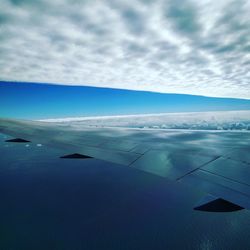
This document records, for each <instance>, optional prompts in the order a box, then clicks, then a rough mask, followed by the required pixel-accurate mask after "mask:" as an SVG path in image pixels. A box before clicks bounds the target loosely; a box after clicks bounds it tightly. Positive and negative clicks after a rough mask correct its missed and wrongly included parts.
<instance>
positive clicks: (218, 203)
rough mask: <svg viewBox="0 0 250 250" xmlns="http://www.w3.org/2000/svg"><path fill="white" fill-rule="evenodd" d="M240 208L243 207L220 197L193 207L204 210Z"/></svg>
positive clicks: (216, 210)
mask: <svg viewBox="0 0 250 250" xmlns="http://www.w3.org/2000/svg"><path fill="white" fill-rule="evenodd" d="M242 209H244V208H243V207H241V206H238V205H236V204H234V203H232V202H230V201H227V200H224V199H221V198H218V199H215V200H213V201H210V202H208V203H205V204H203V205H201V206H198V207H195V208H194V210H199V211H205V212H233V211H238V210H242Z"/></svg>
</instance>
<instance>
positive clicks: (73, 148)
mask: <svg viewBox="0 0 250 250" xmlns="http://www.w3.org/2000/svg"><path fill="white" fill-rule="evenodd" d="M0 132H1V133H4V134H8V135H11V136H13V138H19V139H22V140H28V141H31V142H32V143H39V144H44V145H47V146H51V147H57V148H61V149H63V151H65V155H69V154H82V155H85V156H89V157H94V158H97V159H100V160H105V161H110V162H113V163H118V164H121V165H124V166H128V167H131V168H136V169H139V170H142V171H145V172H148V173H151V174H154V175H158V176H161V177H162V178H167V179H170V180H173V181H176V182H180V183H183V184H184V185H185V184H188V185H191V186H193V187H194V188H198V189H201V190H204V191H205V192H207V193H209V194H211V195H213V196H215V197H219V198H222V199H226V200H228V201H230V202H232V203H235V204H237V205H239V206H242V207H244V208H248V209H250V154H249V151H250V133H249V132H247V131H245V132H242V131H236V132H233V131H192V130H167V129H131V128H114V127H90V126H86V127H82V126H81V127H79V126H70V125H67V124H62V123H58V124H56V123H46V122H36V121H20V120H8V119H1V120H0Z"/></svg>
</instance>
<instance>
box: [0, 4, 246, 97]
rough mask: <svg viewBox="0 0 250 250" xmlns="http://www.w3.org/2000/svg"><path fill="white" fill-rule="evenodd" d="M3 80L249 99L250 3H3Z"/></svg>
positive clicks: (0, 16)
mask: <svg viewBox="0 0 250 250" xmlns="http://www.w3.org/2000/svg"><path fill="white" fill-rule="evenodd" d="M0 80H10V81H11V80H16V81H35V82H50V83H51V82H53V83H65V84H74V85H90V86H102V87H114V88H125V89H136V90H150V91H158V92H168V93H186V94H201V95H207V96H222V97H240V98H248V99H250V0H236V1H231V0H220V1H214V0H200V1H198V0H172V1H170V0H165V1H163V0H127V1H125V0H124V1H121V0H106V1H105V0H100V1H95V0H82V1H80V0H53V1H51V0H1V1H0Z"/></svg>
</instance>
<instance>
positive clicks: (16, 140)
mask: <svg viewBox="0 0 250 250" xmlns="http://www.w3.org/2000/svg"><path fill="white" fill-rule="evenodd" d="M5 142H21V143H22V142H30V141H28V140H24V139H22V138H15V139H9V140H6V141H5Z"/></svg>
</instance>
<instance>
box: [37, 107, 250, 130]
mask: <svg viewBox="0 0 250 250" xmlns="http://www.w3.org/2000/svg"><path fill="white" fill-rule="evenodd" d="M40 121H44V122H57V123H58V122H59V123H62V124H66V125H67V126H68V125H70V126H74V127H77V128H81V127H86V126H99V127H100V126H101V127H110V126H111V127H132V128H160V129H201V130H250V111H216V112H214V111H213V112H188V113H162V114H146V115H145V114H143V115H118V116H93V117H69V118H57V119H44V120H40Z"/></svg>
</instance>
